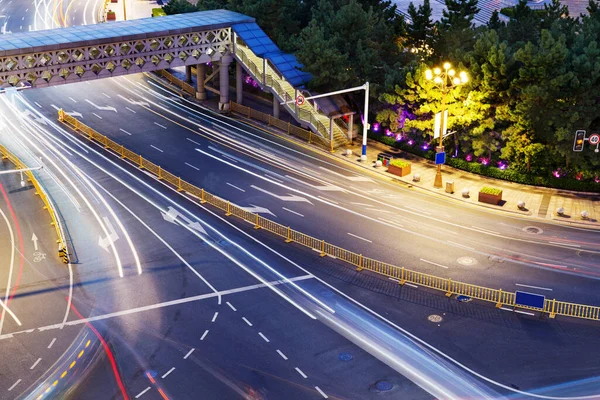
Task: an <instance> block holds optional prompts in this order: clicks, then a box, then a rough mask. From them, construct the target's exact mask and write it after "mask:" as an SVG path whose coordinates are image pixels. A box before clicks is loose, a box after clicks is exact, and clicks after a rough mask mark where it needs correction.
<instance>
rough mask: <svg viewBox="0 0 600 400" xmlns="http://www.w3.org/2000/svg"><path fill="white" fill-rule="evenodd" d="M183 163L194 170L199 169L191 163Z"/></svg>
mask: <svg viewBox="0 0 600 400" xmlns="http://www.w3.org/2000/svg"><path fill="white" fill-rule="evenodd" d="M185 165H187V166H188V167H190V168H194V169H195V170H196V171H200V168H198V167H194V166H193V165H192V164H189V163H185Z"/></svg>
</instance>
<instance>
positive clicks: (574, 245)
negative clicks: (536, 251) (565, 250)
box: [548, 242, 581, 247]
mask: <svg viewBox="0 0 600 400" xmlns="http://www.w3.org/2000/svg"><path fill="white" fill-rule="evenodd" d="M548 243H552V244H559V245H562V246H572V247H581V246H580V245H578V244H570V243H560V242H548Z"/></svg>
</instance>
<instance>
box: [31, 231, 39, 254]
mask: <svg viewBox="0 0 600 400" xmlns="http://www.w3.org/2000/svg"><path fill="white" fill-rule="evenodd" d="M31 241H32V242H33V247H34V248H35V251H37V249H38V245H37V242H38V238H37V236H35V233H34V234H33V235H32V236H31Z"/></svg>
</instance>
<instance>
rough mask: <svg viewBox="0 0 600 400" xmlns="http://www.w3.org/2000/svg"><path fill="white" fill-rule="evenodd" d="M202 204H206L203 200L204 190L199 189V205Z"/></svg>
mask: <svg viewBox="0 0 600 400" xmlns="http://www.w3.org/2000/svg"><path fill="white" fill-rule="evenodd" d="M204 203H206V200H204V189H200V204H204Z"/></svg>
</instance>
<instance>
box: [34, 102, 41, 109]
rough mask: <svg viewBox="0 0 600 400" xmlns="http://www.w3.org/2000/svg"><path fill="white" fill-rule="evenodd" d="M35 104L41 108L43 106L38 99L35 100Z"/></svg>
mask: <svg viewBox="0 0 600 400" xmlns="http://www.w3.org/2000/svg"><path fill="white" fill-rule="evenodd" d="M34 103H35V105H36V106H38V107H39V108H42V105H41V104H40V103H38V102H37V101H34Z"/></svg>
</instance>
